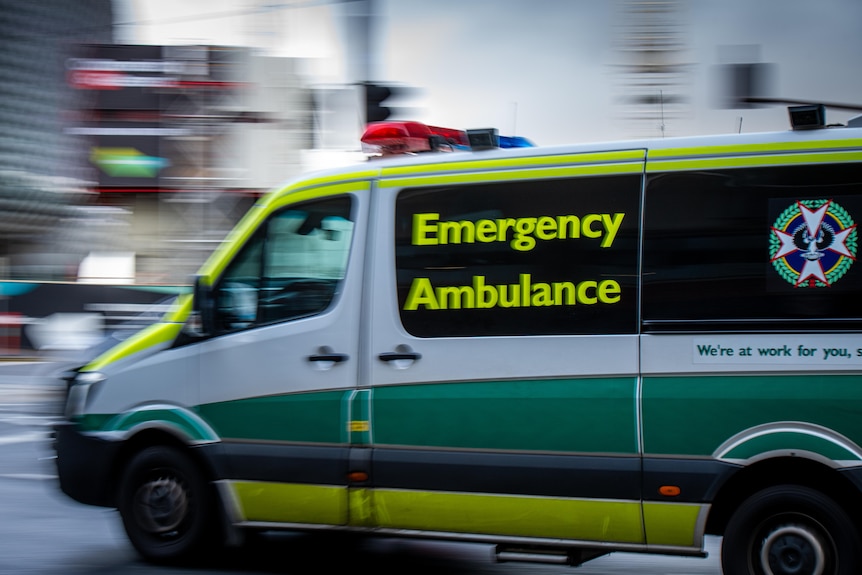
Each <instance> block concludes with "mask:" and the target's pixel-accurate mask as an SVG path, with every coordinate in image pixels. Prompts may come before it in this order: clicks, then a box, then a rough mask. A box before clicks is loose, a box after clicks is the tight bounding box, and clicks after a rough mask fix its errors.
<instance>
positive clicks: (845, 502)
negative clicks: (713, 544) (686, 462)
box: [706, 453, 862, 535]
mask: <svg viewBox="0 0 862 575" xmlns="http://www.w3.org/2000/svg"><path fill="white" fill-rule="evenodd" d="M811 455H812V456H811V457H808V456H806V454H804V453H795V454H793V455H788V454H776V455H774V456H772V457H769V456H764V457H761V458H759V459H758V460H756V461H753V462H751V463H750V464H749V465H747V466H745V467H743V468H742V469H740V470H739V471H737V472H736V473H735V474H733V475H732V476H731V477H730V478H729V479H728V480H727V481H726V482H725V483H724V484H723V485H722V486H721V487H720V488H719V490H718V492H717V493H716V495H715V497H714V498H713V500H712V504H711V506H710V511H709V516H708V517H707V522H706V533H707V534H710V535H723V534H724V531H725V528H726V527H727V523H728V521H729V520H730V517H731V515H733V513H734V511H735V510H736V509H738V508H739V506H740V505H741V504H742V502H743V501H745V500H746V499H747V498H748V497H750V496H751V495H753V494H754V493H756V492H758V491H761V490H763V489H766V488H769V487H773V486H777V485H799V486H803V487H808V488H811V489H814V490H816V491H819V492H821V493H823V494H825V495H827V496H828V497H830V498H831V499H833V500H835V501H836V502H837V503H838V504H840V505H842V506H843V507H844V508H845V509H847V510H848V513H849V514H850V516H851V517H852V518H853V520H854V521H855V522H856V524H857V528H862V520H860V519H859V517H860V512H862V492H860V490H859V488H858V487H857V486H855V485H854V484H853V482H851V481H850V480H849V479H848V478H847V476H845V475H843V474H842V473H841V472H840V471H839V470H838V469H836V468H835V467H833V466H830V465H828V464H827V463H826V462H824V461H822V460H821V458H819V457H816V456H814V454H811Z"/></svg>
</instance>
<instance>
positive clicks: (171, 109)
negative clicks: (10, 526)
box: [0, 0, 862, 359]
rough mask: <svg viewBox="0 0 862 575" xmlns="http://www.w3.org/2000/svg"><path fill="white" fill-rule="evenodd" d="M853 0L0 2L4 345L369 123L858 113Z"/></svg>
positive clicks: (79, 325) (74, 310)
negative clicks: (798, 108) (798, 105)
mask: <svg viewBox="0 0 862 575" xmlns="http://www.w3.org/2000/svg"><path fill="white" fill-rule="evenodd" d="M860 22H862V3H860V2H859V1H858V0H821V1H819V2H811V1H810V0H758V1H756V2H751V1H750V0H723V1H721V2H718V1H715V2H713V1H710V0H531V1H529V2H527V1H525V0H466V1H464V0H460V1H456V0H438V1H436V2H421V1H419V0H289V1H281V2H278V1H274V0H72V1H69V0H40V1H39V2H32V1H28V0H0V78H2V82H0V125H2V129H0V358H13V359H21V358H28V357H34V356H35V357H43V356H45V355H46V354H50V353H53V352H56V351H68V350H70V349H76V348H81V347H85V346H86V345H89V344H90V343H91V342H92V340H94V339H97V338H98V337H99V336H100V335H101V334H103V333H104V332H105V331H107V330H110V329H114V328H116V327H118V326H125V327H126V328H127V329H129V330H131V329H134V327H135V326H136V325H138V323H136V322H138V320H139V318H140V316H141V314H147V313H156V312H158V311H159V310H161V309H164V305H166V302H165V298H169V297H170V296H172V295H175V294H177V293H180V292H182V291H185V290H187V289H188V286H189V285H190V283H191V281H192V277H193V274H194V273H195V270H196V269H197V268H198V266H199V265H200V264H201V263H202V262H203V261H204V260H205V259H206V257H207V256H208V255H209V254H210V253H211V251H212V250H213V249H214V248H215V246H216V245H217V244H218V242H220V241H221V240H222V239H223V238H224V236H225V235H226V233H227V232H228V231H229V230H230V228H231V227H232V226H233V225H234V224H235V223H236V222H237V221H238V219H239V218H240V217H241V216H242V215H243V214H244V213H245V212H246V211H247V210H248V208H249V207H250V206H251V205H252V204H253V202H254V201H255V200H256V199H257V198H259V197H260V196H261V195H262V194H263V193H265V192H266V191H267V190H269V189H272V188H273V187H276V186H279V185H281V184H283V183H285V182H287V181H289V180H290V179H291V178H294V177H296V176H298V175H300V174H302V173H305V172H308V171H311V170H317V169H321V168H327V167H332V166H338V165H343V164H349V163H355V162H362V161H365V158H364V156H363V154H362V153H361V149H360V144H359V137H360V135H361V133H362V130H363V128H364V125H365V123H366V122H367V121H371V120H380V119H386V118H391V119H412V120H417V121H421V122H425V123H428V124H433V125H437V126H445V127H451V128H457V129H468V128H485V127H495V128H497V129H498V130H499V131H500V133H501V134H503V135H520V136H525V137H528V138H530V139H531V140H533V141H534V142H536V143H537V144H538V145H554V144H563V143H574V142H588V141H600V140H611V139H629V138H641V137H659V138H660V137H672V136H683V135H695V134H707V133H736V132H753V131H765V130H785V129H787V128H788V120H787V112H786V103H788V102H791V103H793V102H817V103H825V104H827V106H828V108H827V121H829V122H834V123H843V122H846V121H847V120H848V119H849V118H851V117H853V116H855V115H858V114H859V113H860V110H859V105H860V103H862V96H860V94H862V75H860V74H858V73H856V72H857V71H858V66H859V63H858V54H860V53H862V35H860V34H859V33H858V25H859V23H860Z"/></svg>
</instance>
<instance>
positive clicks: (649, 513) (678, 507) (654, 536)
mask: <svg viewBox="0 0 862 575" xmlns="http://www.w3.org/2000/svg"><path fill="white" fill-rule="evenodd" d="M701 512H706V506H702V505H695V504H686V503H651V502H648V501H645V502H644V504H643V514H644V528H645V529H646V542H647V545H669V546H674V547H700V545H701V542H700V541H698V540H697V539H696V536H697V535H698V519H699V517H700V514H701Z"/></svg>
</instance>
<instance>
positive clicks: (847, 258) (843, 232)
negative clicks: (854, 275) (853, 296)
mask: <svg viewBox="0 0 862 575" xmlns="http://www.w3.org/2000/svg"><path fill="white" fill-rule="evenodd" d="M856 248H857V232H856V224H855V223H854V222H853V219H852V218H851V217H850V214H849V213H847V210H845V209H844V208H842V207H841V206H840V205H839V204H837V203H836V202H834V201H833V200H801V201H797V202H796V203H795V204H792V205H791V206H789V207H788V208H787V209H785V210H784V211H783V212H782V213H781V215H779V216H778V219H776V220H775V223H774V224H773V226H772V233H770V234H769V257H770V261H771V262H772V265H773V267H774V268H775V270H776V271H777V272H778V274H779V275H780V276H781V277H782V278H784V279H785V280H786V281H787V282H789V283H791V284H793V285H794V286H796V287H805V288H817V287H829V286H830V285H832V284H833V283H835V282H836V281H838V280H839V279H841V277H842V276H843V275H844V274H846V273H847V270H849V269H850V266H851V265H852V264H853V262H854V261H856Z"/></svg>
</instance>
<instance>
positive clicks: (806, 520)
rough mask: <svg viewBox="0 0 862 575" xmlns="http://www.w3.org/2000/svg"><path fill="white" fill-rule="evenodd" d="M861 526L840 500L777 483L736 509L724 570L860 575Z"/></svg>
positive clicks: (730, 573) (733, 573)
mask: <svg viewBox="0 0 862 575" xmlns="http://www.w3.org/2000/svg"><path fill="white" fill-rule="evenodd" d="M860 563H862V562H860V551H859V536H858V532H857V529H856V526H855V525H854V524H853V521H851V519H850V517H849V516H848V515H847V513H846V512H845V511H844V510H843V509H842V508H841V507H839V506H838V504H837V503H835V501H833V500H832V499H830V498H829V497H827V496H825V495H824V494H822V493H820V492H819V491H815V490H813V489H809V488H807V487H801V486H796V485H783V486H778V487H771V488H769V489H764V490H763V491H760V492H758V493H755V494H754V495H752V496H751V497H749V498H748V499H747V500H745V501H744V502H743V503H742V505H740V506H739V509H737V511H736V512H735V513H734V514H733V516H732V517H731V519H730V522H729V523H728V525H727V529H726V530H725V534H724V540H723V542H722V546H721V565H722V572H723V573H724V575H854V574H856V575H858V573H860V572H862V571H860Z"/></svg>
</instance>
